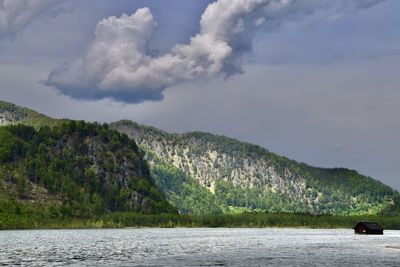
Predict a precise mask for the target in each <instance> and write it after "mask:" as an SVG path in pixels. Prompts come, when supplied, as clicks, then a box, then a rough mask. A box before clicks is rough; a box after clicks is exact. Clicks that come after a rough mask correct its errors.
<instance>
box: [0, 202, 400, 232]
mask: <svg viewBox="0 0 400 267" xmlns="http://www.w3.org/2000/svg"><path fill="white" fill-rule="evenodd" d="M6 202H7V204H4V203H2V201H0V204H1V205H0V207H1V208H0V210H1V212H0V230H4V229H49V228H55V229H59V228H122V227H304V228H347V229H351V228H352V227H353V226H354V225H356V224H357V223H358V222H360V221H376V222H379V223H380V224H381V225H382V226H383V227H384V228H385V229H397V230H399V229H400V216H399V215H397V216H376V215H375V216H371V215H370V216H337V215H311V214H296V213H263V212H245V213H240V214H221V215H179V214H171V213H169V214H153V215H151V214H143V213H132V212H111V213H106V214H102V215H96V216H92V217H89V218H78V217H66V218H60V217H55V216H53V214H52V211H51V210H49V209H46V206H45V205H40V204H34V205H32V204H27V203H23V202H17V201H6Z"/></svg>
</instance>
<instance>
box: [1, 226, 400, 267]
mask: <svg viewBox="0 0 400 267" xmlns="http://www.w3.org/2000/svg"><path fill="white" fill-rule="evenodd" d="M391 246H392V247H399V246H400V231H385V235H383V236H361V235H354V234H353V231H352V230H342V229H340V230H313V229H275V228H263V229H226V228H218V229H210V228H202V229H198V228H196V229H190V228H176V229H115V230H114V229H113V230H32V231H0V266H4V265H28V266H40V265H53V266H58V265H59V266H64V265H72V266H81V265H97V266H266V265H272V266H274V265H276V266H325V265H331V266H332V265H342V266H346V265H352V266H400V249H396V248H390V247H391Z"/></svg>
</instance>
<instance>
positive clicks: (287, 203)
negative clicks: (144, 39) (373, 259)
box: [111, 121, 394, 214]
mask: <svg viewBox="0 0 400 267" xmlns="http://www.w3.org/2000/svg"><path fill="white" fill-rule="evenodd" d="M111 127H113V128H115V129H117V130H118V131H120V132H122V133H126V134H127V135H128V136H130V137H132V138H134V139H135V140H136V141H137V142H138V144H139V145H140V147H141V148H142V149H143V150H145V151H146V152H147V159H148V161H149V162H150V164H151V166H152V168H155V169H157V165H158V164H159V163H160V162H162V163H163V164H168V165H170V166H171V167H174V168H177V169H179V170H180V171H182V172H184V173H185V174H186V175H187V176H188V177H191V178H192V179H193V180H195V182H196V183H197V184H198V186H199V187H204V188H207V189H208V191H209V192H210V193H211V194H213V195H215V196H216V199H217V201H219V203H218V204H219V205H220V206H222V208H223V209H225V210H227V209H229V208H230V209H232V208H245V209H261V210H269V211H277V212H280V211H285V212H311V213H333V214H365V213H377V212H380V211H382V210H384V209H385V208H387V207H388V206H389V205H390V199H391V197H392V195H393V194H394V192H393V191H392V190H391V189H390V188H389V187H387V186H384V185H383V184H381V183H380V182H377V181H375V180H373V179H371V178H368V177H365V176H362V175H360V174H358V173H357V172H354V171H350V170H344V169H338V170H337V171H336V172H335V170H334V169H333V170H329V171H324V169H318V168H313V167H310V166H307V165H305V164H300V163H297V162H295V161H292V160H289V159H287V158H285V157H281V156H278V155H276V154H274V153H271V152H269V151H267V150H266V149H263V148H261V147H258V146H255V145H251V144H247V143H242V142H239V141H237V140H234V139H230V138H226V137H223V136H216V135H212V134H207V133H187V134H168V133H166V132H163V131H160V130H158V129H155V128H152V127H146V126H141V125H138V124H136V123H132V122H129V121H122V122H118V123H114V124H111ZM340 170H341V171H340ZM332 173H333V174H335V173H340V175H338V176H334V175H333V174H332ZM330 177H334V178H332V179H330V181H326V179H328V180H329V178H330ZM166 179H174V177H173V175H172V177H171V175H169V176H168V177H167V178H166ZM353 181H359V182H360V183H367V184H369V185H370V189H372V190H373V191H374V192H373V193H372V194H373V195H378V196H379V197H377V198H376V197H372V195H370V192H358V191H357V189H356V187H357V186H356V185H353V186H352V188H349V187H350V186H346V184H347V185H348V184H349V182H353ZM346 187H347V188H346ZM168 190H169V189H168V188H164V191H165V192H166V194H167V195H171V194H170V193H171V192H168ZM176 194H178V195H179V192H175V193H174V194H173V195H174V196H175V195H176ZM182 201H185V200H182Z"/></svg>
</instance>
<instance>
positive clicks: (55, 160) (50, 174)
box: [0, 121, 176, 221]
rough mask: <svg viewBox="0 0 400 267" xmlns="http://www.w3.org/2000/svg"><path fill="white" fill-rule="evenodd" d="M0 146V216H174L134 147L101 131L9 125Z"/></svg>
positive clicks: (74, 125)
mask: <svg viewBox="0 0 400 267" xmlns="http://www.w3.org/2000/svg"><path fill="white" fill-rule="evenodd" d="M0 140H1V143H0V163H1V169H0V204H1V205H0V214H1V215H0V216H2V215H4V214H10V212H11V213H13V212H12V211H13V210H15V213H16V214H29V213H31V214H33V213H36V212H37V213H38V214H42V215H43V216H44V217H46V216H48V217H50V218H60V219H64V218H91V217H93V216H99V215H102V214H105V213H108V212H124V211H131V212H132V211H134V212H138V213H146V214H152V213H162V212H166V213H176V210H175V208H173V207H172V206H171V205H170V204H169V203H168V202H167V201H166V200H165V198H164V196H163V194H162V193H161V192H160V191H159V190H158V188H157V187H156V185H155V184H154V181H153V179H152V178H151V176H150V172H149V169H148V166H147V163H146V162H145V161H144V160H143V159H142V155H141V154H140V151H139V149H138V147H137V145H136V143H135V142H134V141H132V140H131V139H129V138H128V137H127V136H126V135H123V134H119V133H118V132H116V131H114V130H110V129H108V126H107V125H99V124H91V123H85V122H83V121H79V122H74V121H70V122H67V123H64V124H61V125H59V126H55V127H53V128H49V127H41V128H40V130H36V129H34V128H33V127H30V126H24V125H11V126H6V127H1V128H0ZM20 204H21V205H20ZM22 211H27V212H22ZM4 220H5V219H4V218H2V221H4Z"/></svg>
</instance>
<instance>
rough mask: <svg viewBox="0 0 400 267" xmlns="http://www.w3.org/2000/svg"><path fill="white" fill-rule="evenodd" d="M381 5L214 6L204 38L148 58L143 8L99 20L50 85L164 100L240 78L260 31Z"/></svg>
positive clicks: (245, 0)
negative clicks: (199, 82) (193, 86)
mask: <svg viewBox="0 0 400 267" xmlns="http://www.w3.org/2000/svg"><path fill="white" fill-rule="evenodd" d="M382 1H384V0H335V1H331V0H217V1H215V2H213V3H211V4H210V5H209V6H208V7H207V8H206V10H205V11H204V13H203V14H202V17H201V21H200V31H199V33H198V34H197V35H195V36H193V37H192V38H191V39H190V42H189V43H188V44H178V45H176V46H175V47H174V48H172V49H171V51H170V52H169V53H166V54H164V55H161V56H153V55H152V54H151V53H149V52H148V50H149V48H148V44H149V41H150V39H151V37H152V36H153V33H154V30H155V28H156V27H157V22H156V21H155V19H154V17H153V15H152V13H151V11H150V9H148V8H142V9H139V10H137V11H136V12H135V13H134V14H132V15H127V14H123V15H122V16H120V17H114V16H112V17H109V18H105V19H103V20H101V21H100V22H99V23H98V24H97V27H96V30H95V36H96V37H95V39H94V40H93V41H92V42H91V43H90V44H89V46H88V47H87V49H86V51H85V53H84V55H83V56H82V57H80V58H78V59H76V60H74V61H72V62H70V63H66V64H64V65H62V66H60V67H59V68H57V69H55V70H53V71H51V72H50V74H49V77H48V79H47V81H46V84H47V85H48V86H52V87H54V88H56V89H57V90H58V91H60V92H61V93H62V94H65V95H68V96H71V97H73V98H77V99H102V98H112V99H114V100H117V101H123V102H130V103H138V102H142V101H146V100H161V99H162V98H163V91H164V90H165V88H167V87H168V86H171V85H175V84H177V83H180V82H183V81H190V80H196V79H201V78H211V77H215V76H218V75H224V76H229V75H233V74H235V73H239V72H241V66H242V58H243V55H244V54H245V53H247V52H249V51H251V50H252V46H253V42H254V38H255V36H256V34H257V33H258V32H259V31H260V30H262V31H272V30H276V29H277V28H279V27H282V26H285V25H295V24H303V23H306V24H308V23H311V22H315V21H318V20H322V19H328V20H330V19H335V18H337V17H338V16H341V15H343V14H345V13H347V12H349V11H352V10H357V9H363V8H368V7H370V6H373V5H375V4H377V3H379V2H382Z"/></svg>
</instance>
